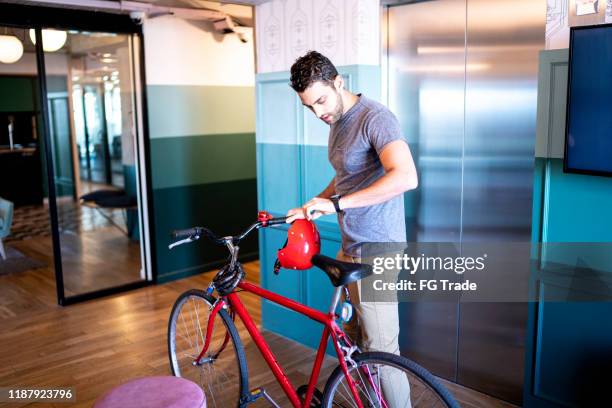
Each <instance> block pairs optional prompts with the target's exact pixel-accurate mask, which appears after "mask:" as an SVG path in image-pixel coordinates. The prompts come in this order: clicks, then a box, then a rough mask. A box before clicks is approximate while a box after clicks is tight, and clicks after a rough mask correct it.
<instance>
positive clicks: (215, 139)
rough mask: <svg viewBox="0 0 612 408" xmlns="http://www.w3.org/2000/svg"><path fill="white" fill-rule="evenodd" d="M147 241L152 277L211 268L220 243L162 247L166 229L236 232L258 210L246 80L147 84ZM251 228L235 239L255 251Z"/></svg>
mask: <svg viewBox="0 0 612 408" xmlns="http://www.w3.org/2000/svg"><path fill="white" fill-rule="evenodd" d="M147 98H148V109H149V129H150V132H149V134H150V137H151V173H152V185H153V211H154V214H153V219H154V224H155V237H154V245H155V248H156V251H155V253H156V265H157V276H158V281H159V282H166V281H170V280H174V279H179V278H182V277H186V276H189V275H193V274H197V273H201V272H203V271H205V270H208V269H212V268H214V267H216V266H217V265H219V264H220V263H222V262H223V261H224V260H225V257H226V255H227V250H226V249H225V248H219V247H215V246H213V245H212V244H210V243H207V242H199V243H195V244H192V245H185V246H182V247H179V248H177V249H174V250H172V251H170V250H168V244H170V242H171V239H170V231H171V230H173V229H178V228H187V227H191V226H195V225H199V226H207V227H209V228H211V229H212V230H213V231H216V232H218V233H219V234H223V235H227V234H235V233H237V232H239V231H241V230H242V229H243V228H244V227H246V226H248V225H249V224H251V223H252V222H253V221H254V219H255V218H256V214H257V183H256V163H255V156H256V155H255V99H254V88H253V87H229V86H226V87H222V86H177V85H149V86H148V87H147ZM257 253H258V245H257V236H256V235H253V237H251V238H250V239H248V240H246V241H244V242H243V244H242V245H241V254H242V255H243V257H246V258H253V257H256V256H257Z"/></svg>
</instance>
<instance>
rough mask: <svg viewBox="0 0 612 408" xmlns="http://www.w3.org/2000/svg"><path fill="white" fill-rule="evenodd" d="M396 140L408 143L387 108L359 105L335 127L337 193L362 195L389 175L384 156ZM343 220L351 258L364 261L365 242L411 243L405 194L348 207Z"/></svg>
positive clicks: (363, 101) (331, 149) (364, 101)
mask: <svg viewBox="0 0 612 408" xmlns="http://www.w3.org/2000/svg"><path fill="white" fill-rule="evenodd" d="M394 140H404V141H405V139H404V137H403V136H402V131H401V128H400V125H399V122H398V121H397V118H396V117H395V116H394V115H393V113H391V111H390V110H389V109H387V107H385V106H384V105H382V104H380V103H378V102H376V101H373V100H371V99H368V98H366V97H365V96H361V94H360V95H359V100H358V101H357V103H356V104H355V105H354V106H352V107H351V108H350V109H349V110H348V111H347V112H346V113H345V114H344V115H342V117H341V118H340V120H339V121H337V122H336V123H334V124H332V125H331V128H330V132H329V146H328V158H329V161H330V163H331V164H332V166H333V167H334V169H335V170H336V185H335V187H336V193H337V194H341V195H346V194H350V193H353V192H355V191H359V190H362V189H364V188H366V187H368V186H369V185H370V184H372V183H373V182H374V181H376V180H378V179H379V178H380V177H382V176H383V175H384V174H385V170H384V168H383V166H382V163H381V162H380V159H379V155H380V153H381V152H382V150H383V147H384V146H385V145H386V144H387V143H389V142H392V141H394ZM344 211H345V212H344V215H342V214H339V215H338V222H339V224H340V232H341V235H342V249H343V251H344V253H345V254H347V255H350V256H355V257H360V256H361V248H360V245H361V244H363V243H365V242H406V220H405V218H404V195H403V194H400V195H398V196H396V197H393V198H392V199H390V200H388V201H385V202H383V203H380V204H375V205H371V206H367V207H360V208H348V209H346V210H344Z"/></svg>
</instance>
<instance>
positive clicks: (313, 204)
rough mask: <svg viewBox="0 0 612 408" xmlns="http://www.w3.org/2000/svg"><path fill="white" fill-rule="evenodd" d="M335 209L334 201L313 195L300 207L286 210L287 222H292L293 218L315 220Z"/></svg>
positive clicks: (333, 211) (333, 212)
mask: <svg viewBox="0 0 612 408" xmlns="http://www.w3.org/2000/svg"><path fill="white" fill-rule="evenodd" d="M335 212H336V209H335V208H334V203H332V201H331V200H329V199H327V198H321V197H314V198H313V199H311V200H310V201H308V202H307V203H306V204H304V205H303V206H302V207H300V208H292V209H291V210H289V211H287V222H288V223H292V222H293V221H295V220H298V219H301V218H305V219H307V220H316V219H317V218H319V217H320V216H322V215H327V214H335Z"/></svg>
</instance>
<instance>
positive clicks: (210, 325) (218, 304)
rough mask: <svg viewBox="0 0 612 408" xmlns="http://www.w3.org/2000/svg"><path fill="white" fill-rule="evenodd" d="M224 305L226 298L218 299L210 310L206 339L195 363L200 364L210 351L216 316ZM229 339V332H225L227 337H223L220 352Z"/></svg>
mask: <svg viewBox="0 0 612 408" xmlns="http://www.w3.org/2000/svg"><path fill="white" fill-rule="evenodd" d="M224 306H225V300H224V299H223V298H221V299H218V300H217V301H216V302H215V304H214V305H213V308H212V311H211V312H210V316H209V317H208V322H207V324H206V339H205V340H204V347H202V351H201V352H200V354H199V355H198V356H197V357H196V359H195V360H193V365H195V366H199V365H201V364H202V363H203V362H204V361H202V358H203V357H204V355H205V354H206V352H207V351H208V348H209V347H210V339H211V337H212V333H213V329H214V328H215V317H217V313H219V310H221V308H222V307H224ZM228 341H229V333H225V338H224V339H223V344H222V345H221V348H220V349H219V353H221V352H222V351H223V349H224V348H225V346H226V345H227V343H228Z"/></svg>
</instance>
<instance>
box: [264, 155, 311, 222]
mask: <svg viewBox="0 0 612 408" xmlns="http://www.w3.org/2000/svg"><path fill="white" fill-rule="evenodd" d="M300 152H301V148H300V146H297V145H290V144H273V143H257V168H258V177H257V180H258V184H259V189H258V194H259V197H260V204H259V208H260V209H262V210H266V211H270V212H272V213H274V214H275V215H277V216H278V215H285V214H286V212H287V210H289V209H290V208H295V207H298V206H299V205H300V203H301V201H302V200H301V192H300V183H299V182H296V180H298V176H299V174H300Z"/></svg>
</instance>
